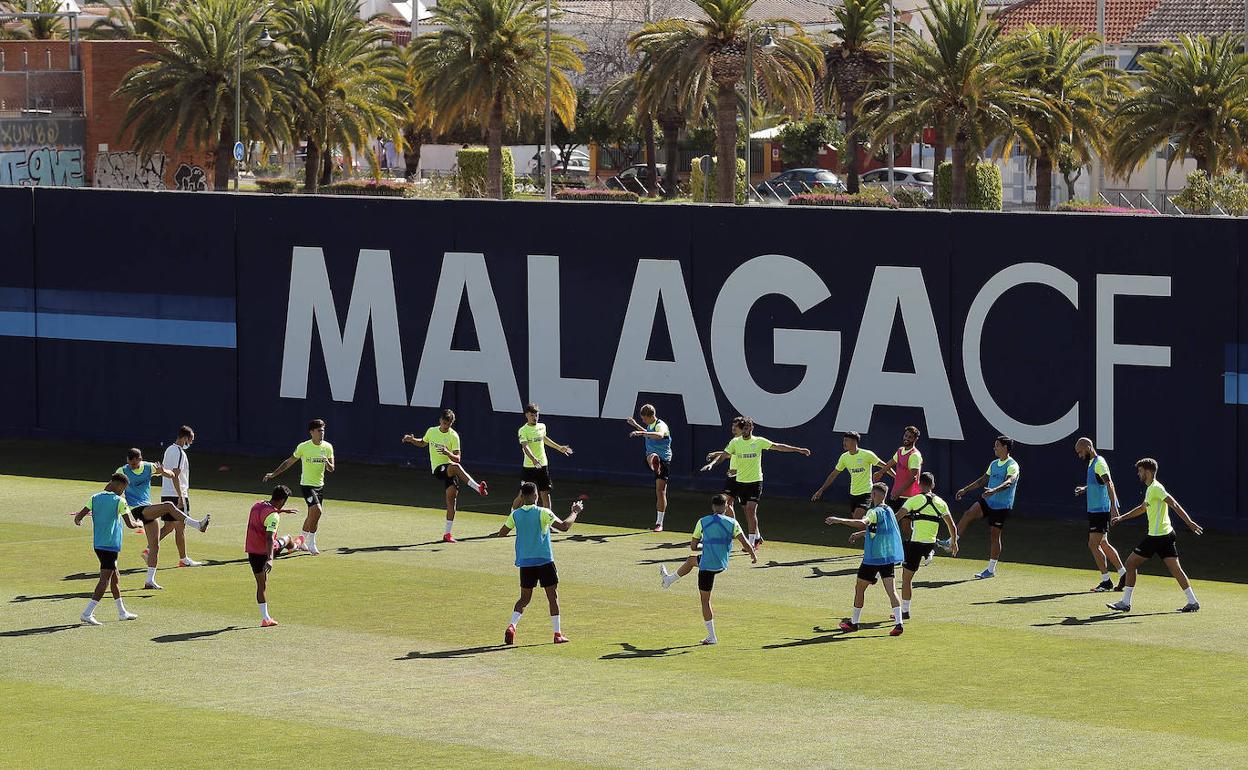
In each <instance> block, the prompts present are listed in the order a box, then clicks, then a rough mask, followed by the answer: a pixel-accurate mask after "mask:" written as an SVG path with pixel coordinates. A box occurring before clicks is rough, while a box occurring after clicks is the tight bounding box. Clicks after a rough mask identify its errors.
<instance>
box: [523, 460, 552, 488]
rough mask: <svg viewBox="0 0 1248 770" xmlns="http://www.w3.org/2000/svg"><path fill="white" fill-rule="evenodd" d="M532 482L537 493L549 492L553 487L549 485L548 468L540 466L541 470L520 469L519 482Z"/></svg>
mask: <svg viewBox="0 0 1248 770" xmlns="http://www.w3.org/2000/svg"><path fill="white" fill-rule="evenodd" d="M526 481H529V482H532V483H533V484H536V485H537V491H538V492H549V491H550V490H551V489H552V488H553V485H552V484H551V483H550V468H548V467H546V466H542V467H541V468H527V467H526V468H522V469H521V470H520V482H521V483H524V482H526Z"/></svg>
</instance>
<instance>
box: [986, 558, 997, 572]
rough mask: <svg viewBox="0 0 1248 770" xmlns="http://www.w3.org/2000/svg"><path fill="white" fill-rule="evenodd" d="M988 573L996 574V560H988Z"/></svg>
mask: <svg viewBox="0 0 1248 770" xmlns="http://www.w3.org/2000/svg"><path fill="white" fill-rule="evenodd" d="M988 571H989V572H996V571H997V560H996V559H989V560H988Z"/></svg>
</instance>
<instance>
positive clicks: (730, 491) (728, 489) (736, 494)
mask: <svg viewBox="0 0 1248 770" xmlns="http://www.w3.org/2000/svg"><path fill="white" fill-rule="evenodd" d="M724 494H725V495H727V496H729V497H731V498H732V499H733V500H740V499H741V485H740V484H738V483H737V477H736V476H729V477H728V478H726V479H724Z"/></svg>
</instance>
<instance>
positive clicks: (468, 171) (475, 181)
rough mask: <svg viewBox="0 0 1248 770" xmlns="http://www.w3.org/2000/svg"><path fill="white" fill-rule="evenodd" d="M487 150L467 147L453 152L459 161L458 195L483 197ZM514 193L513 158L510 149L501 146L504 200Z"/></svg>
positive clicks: (485, 188)
mask: <svg viewBox="0 0 1248 770" xmlns="http://www.w3.org/2000/svg"><path fill="white" fill-rule="evenodd" d="M489 152H490V151H489V150H488V149H487V148H485V147H468V148H466V149H463V150H460V151H459V152H457V153H455V158H456V161H457V162H458V163H459V196H460V197H461V198H484V197H485V191H486V190H487V189H489V188H488V186H487V185H486V183H485V170H486V168H487V166H488V164H489ZM515 193H516V168H515V160H514V159H513V158H512V157H511V150H508V149H507V148H506V147H504V148H503V187H502V197H503V199H504V200H506V199H507V198H510V197H512V196H513V195H515Z"/></svg>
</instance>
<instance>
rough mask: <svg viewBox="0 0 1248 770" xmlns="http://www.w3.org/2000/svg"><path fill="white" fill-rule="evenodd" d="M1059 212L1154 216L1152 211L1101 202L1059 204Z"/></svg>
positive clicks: (1085, 201)
mask: <svg viewBox="0 0 1248 770" xmlns="http://www.w3.org/2000/svg"><path fill="white" fill-rule="evenodd" d="M1057 210H1058V211H1082V212H1085V213H1087V212H1091V213H1095V214H1153V213H1155V212H1154V211H1153V210H1152V209H1132V208H1127V207H1126V206H1111V205H1110V204H1108V203H1106V202H1105V201H1100V200H1073V201H1066V202H1065V203H1059V204H1058V206H1057Z"/></svg>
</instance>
